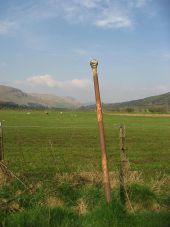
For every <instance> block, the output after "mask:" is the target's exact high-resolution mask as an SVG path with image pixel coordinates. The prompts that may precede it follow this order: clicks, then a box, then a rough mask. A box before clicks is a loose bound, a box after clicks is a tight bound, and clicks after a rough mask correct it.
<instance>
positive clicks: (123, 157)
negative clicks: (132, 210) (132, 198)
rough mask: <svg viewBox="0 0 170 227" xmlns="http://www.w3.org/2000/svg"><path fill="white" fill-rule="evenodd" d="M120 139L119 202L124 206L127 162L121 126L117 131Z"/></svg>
mask: <svg viewBox="0 0 170 227" xmlns="http://www.w3.org/2000/svg"><path fill="white" fill-rule="evenodd" d="M119 139H120V141H119V142H120V173H119V178H120V200H121V202H122V204H123V205H126V193H125V176H126V174H127V172H128V170H129V162H128V160H127V156H126V149H125V126H124V125H121V126H120V130H119Z"/></svg>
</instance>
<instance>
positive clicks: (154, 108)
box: [84, 92, 170, 112]
mask: <svg viewBox="0 0 170 227" xmlns="http://www.w3.org/2000/svg"><path fill="white" fill-rule="evenodd" d="M84 108H87V109H94V108H95V105H91V106H87V107H84ZM103 108H104V109H106V110H113V111H120V110H122V111H123V110H127V111H129V112H130V111H135V110H136V111H142V110H147V111H151V112H164V111H170V92H168V93H165V94H162V95H156V96H151V97H147V98H144V99H138V100H132V101H127V102H121V103H108V104H103Z"/></svg>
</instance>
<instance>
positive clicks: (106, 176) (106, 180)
mask: <svg viewBox="0 0 170 227" xmlns="http://www.w3.org/2000/svg"><path fill="white" fill-rule="evenodd" d="M90 65H91V68H92V72H93V81H94V90H95V97H96V110H97V119H98V126H99V137H100V146H101V152H102V169H103V185H104V190H105V197H106V201H107V203H109V202H110V200H111V188H110V179H109V171H108V164H107V153H106V145H105V135H104V125H103V113H102V106H101V100H100V89H99V82H98V73H97V66H98V62H97V61H96V60H92V61H91V62H90Z"/></svg>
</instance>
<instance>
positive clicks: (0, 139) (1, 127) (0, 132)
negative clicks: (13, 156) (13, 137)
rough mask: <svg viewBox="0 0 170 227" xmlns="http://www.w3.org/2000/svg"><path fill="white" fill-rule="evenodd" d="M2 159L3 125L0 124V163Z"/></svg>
mask: <svg viewBox="0 0 170 227" xmlns="http://www.w3.org/2000/svg"><path fill="white" fill-rule="evenodd" d="M3 158H4V144H3V125H2V122H0V161H2V160H3Z"/></svg>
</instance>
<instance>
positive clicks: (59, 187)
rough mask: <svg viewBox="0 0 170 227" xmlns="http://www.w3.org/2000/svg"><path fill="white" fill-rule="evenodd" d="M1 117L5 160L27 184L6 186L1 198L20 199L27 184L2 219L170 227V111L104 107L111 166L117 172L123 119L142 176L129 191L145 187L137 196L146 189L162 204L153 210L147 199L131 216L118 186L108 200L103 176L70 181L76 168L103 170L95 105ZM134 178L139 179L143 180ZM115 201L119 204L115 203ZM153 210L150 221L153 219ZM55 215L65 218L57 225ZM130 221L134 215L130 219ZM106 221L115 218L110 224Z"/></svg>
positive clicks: (19, 222) (130, 155) (48, 223)
mask: <svg viewBox="0 0 170 227" xmlns="http://www.w3.org/2000/svg"><path fill="white" fill-rule="evenodd" d="M0 121H1V122H3V124H4V151H5V152H4V157H5V164H6V165H7V167H8V168H9V169H10V170H11V171H12V172H13V173H15V174H16V176H17V177H18V178H19V179H20V180H21V182H23V183H24V185H23V184H22V183H21V182H18V181H17V179H15V180H13V181H11V183H8V184H7V185H5V186H3V187H1V189H0V191H1V194H0V196H1V199H3V200H4V199H6V200H8V199H9V198H11V197H14V198H15V197H16V194H17V192H18V191H24V190H26V189H25V188H24V187H27V189H28V191H26V192H23V194H22V193H21V197H20V196H19V197H17V199H16V201H15V202H16V204H17V206H18V208H16V209H12V208H9V209H8V207H7V208H6V210H5V212H4V210H3V209H2V210H1V216H0V217H1V222H2V224H3V223H4V226H18V225H19V226H38V225H39V226H124V225H125V224H126V226H132V225H133V226H147V225H143V223H145V222H147V223H148V226H168V224H169V217H168V215H167V213H166V212H167V209H168V208H167V206H168V202H167V201H169V200H168V198H169V188H168V185H167V184H168V175H169V159H170V158H169V154H170V118H169V117H151V116H150V117H144V116H116V115H110V114H108V113H104V124H105V136H106V148H107V153H108V160H109V170H110V171H111V172H114V171H115V172H116V171H118V169H119V161H120V151H119V126H120V125H121V124H124V125H125V127H126V148H127V155H128V159H129V161H130V166H131V169H132V170H133V171H136V172H137V173H139V176H140V177H139V178H141V179H139V178H138V182H133V184H132V185H131V186H129V187H130V189H129V190H130V191H131V194H133V193H132V192H133V190H134V191H135V190H136V191H137V192H138V193H139V195H138V196H139V198H138V199H137V200H138V201H141V200H142V199H141V198H140V196H141V197H143V196H146V197H147V195H149V199H151V200H152V202H153V201H154V202H153V203H154V204H157V206H159V209H157V212H156V213H155V210H154V209H152V208H151V207H152V206H149V205H148V210H147V206H145V205H141V211H142V212H143V213H141V212H138V211H140V209H137V211H136V212H137V213H136V214H133V215H132V214H129V213H126V211H125V210H124V208H122V207H121V205H120V204H119V201H118V187H117V188H116V187H115V189H113V190H112V191H113V198H114V199H113V204H111V206H110V207H106V204H105V203H104V198H103V192H102V186H101V183H100V182H97V183H96V182H95V183H94V184H90V185H86V182H84V180H82V178H81V179H80V177H79V179H78V180H76V181H74V180H73V181H72V180H71V181H70V175H71V174H73V173H74V174H75V173H79V174H81V173H86V174H87V173H89V174H91V173H96V174H98V173H99V172H101V151H100V146H99V138H98V125H97V120H96V113H95V112H94V111H89V112H81V111H65V112H63V113H61V112H59V111H50V112H49V114H48V115H47V114H45V113H44V112H43V111H30V114H27V111H12V110H11V111H8V110H1V112H0ZM56 176H58V178H57V177H56ZM61 176H62V177H61ZM64 176H67V177H64ZM162 179H164V180H165V182H162V181H161V180H162ZM153 182H154V183H153ZM156 182H157V183H158V186H157V187H159V192H158V190H157V191H156V190H155V191H154V185H153V184H156ZM159 182H162V183H160V184H162V185H160V184H159ZM136 183H139V185H138V186H139V187H138V186H137V185H136ZM37 185H38V186H37ZM135 185H136V186H135ZM34 186H35V188H34ZM31 187H32V188H33V189H31ZM31 190H32V191H35V193H33V192H30V191H31ZM144 192H146V195H144V194H143V193H144ZM134 193H135V192H134ZM18 198H19V199H18ZM56 198H57V199H56ZM50 199H51V200H52V199H53V201H52V202H51V203H53V205H52V207H51V204H50V202H49V201H48V200H50ZM131 199H132V200H133V199H134V198H133V197H132V198H131ZM56 200H57V201H56ZM158 200H159V201H158ZM115 201H116V202H115ZM1 203H2V201H1ZM132 203H133V201H132ZM141 203H142V202H141ZM77 204H79V205H77ZM116 204H117V205H116ZM161 204H162V205H161ZM81 205H82V207H81ZM4 206H5V205H4ZM115 206H116V209H117V210H115V208H113V207H115ZM134 206H135V205H134ZM77 207H78V208H77ZM162 207H163V208H162ZM150 208H151V209H150ZM77 209H78V211H77ZM83 209H84V211H83ZM8 210H10V212H8ZM11 210H12V211H11ZM106 210H107V212H106ZM113 210H114V212H115V213H114V212H112V211H113ZM105 212H106V213H105ZM146 212H148V213H146ZM118 213H119V214H118ZM82 214H83V215H82ZM46 215H47V216H48V217H47V216H46ZM50 215H51V216H50ZM123 215H124V216H123ZM44 216H45V219H46V220H44V222H43V221H42V220H41V219H42V218H43V217H44ZM101 216H103V217H104V220H102V219H101ZM31 217H32V219H31ZM122 217H124V218H123V219H124V221H122ZM150 217H152V218H151V219H152V220H150V221H148V219H150ZM55 218H56V219H58V220H59V221H58V224H55V223H56V222H55ZM28 219H29V221H28V223H29V224H28V225H27V220H28ZM113 219H114V221H113ZM31 220H32V222H31ZM35 220H36V221H35ZM126 220H129V225H128V224H127V221H126ZM105 222H106V223H110V224H107V225H104V223H105ZM11 223H14V225H12V224H11ZM33 223H37V224H35V225H34V224H33ZM43 223H45V224H44V225H43ZM161 223H163V225H161Z"/></svg>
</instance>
